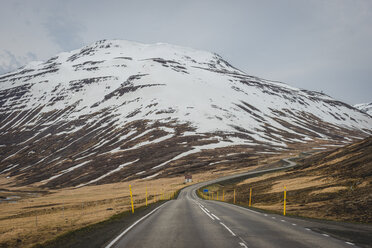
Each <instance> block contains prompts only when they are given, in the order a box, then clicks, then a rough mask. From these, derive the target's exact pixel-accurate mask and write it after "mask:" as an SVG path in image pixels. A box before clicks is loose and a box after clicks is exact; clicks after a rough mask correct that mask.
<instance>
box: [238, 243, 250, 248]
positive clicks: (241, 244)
mask: <svg viewBox="0 0 372 248" xmlns="http://www.w3.org/2000/svg"><path fill="white" fill-rule="evenodd" d="M239 245H240V246H241V247H245V248H248V246H247V245H246V244H244V243H242V242H240V243H239Z"/></svg>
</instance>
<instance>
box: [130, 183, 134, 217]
mask: <svg viewBox="0 0 372 248" xmlns="http://www.w3.org/2000/svg"><path fill="white" fill-rule="evenodd" d="M129 193H130V203H131V205H132V213H134V206H133V195H132V186H131V185H129Z"/></svg>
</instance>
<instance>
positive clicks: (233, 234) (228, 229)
mask: <svg viewBox="0 0 372 248" xmlns="http://www.w3.org/2000/svg"><path fill="white" fill-rule="evenodd" d="M220 224H221V225H223V226H224V227H225V228H226V229H227V231H229V232H230V233H231V235H232V236H236V235H235V233H233V231H231V229H230V228H228V227H227V226H226V225H225V224H223V223H222V222H220Z"/></svg>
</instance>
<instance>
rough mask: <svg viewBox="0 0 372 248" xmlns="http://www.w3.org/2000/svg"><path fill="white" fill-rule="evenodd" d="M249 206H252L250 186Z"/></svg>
mask: <svg viewBox="0 0 372 248" xmlns="http://www.w3.org/2000/svg"><path fill="white" fill-rule="evenodd" d="M249 206H252V188H251V189H250V190H249Z"/></svg>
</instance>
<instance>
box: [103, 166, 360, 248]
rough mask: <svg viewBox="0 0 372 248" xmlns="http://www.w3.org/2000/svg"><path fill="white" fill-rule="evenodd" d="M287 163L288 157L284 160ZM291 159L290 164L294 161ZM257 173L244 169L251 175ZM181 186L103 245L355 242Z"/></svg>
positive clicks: (343, 244) (318, 244)
mask: <svg viewBox="0 0 372 248" xmlns="http://www.w3.org/2000/svg"><path fill="white" fill-rule="evenodd" d="M288 162H289V161H288ZM294 165H295V164H294V163H293V162H291V163H290V165H289V167H290V166H294ZM253 173H259V172H250V173H244V174H245V175H247V174H253ZM237 176H241V175H236V176H228V177H224V178H220V179H217V180H213V181H209V182H205V183H200V184H196V185H192V186H190V187H187V188H185V189H183V190H182V191H181V192H180V194H179V197H178V199H176V200H171V201H168V202H166V203H164V204H163V205H161V206H160V207H159V208H157V209H155V210H154V211H153V212H151V213H150V214H149V215H148V216H145V217H144V218H143V219H141V220H139V221H138V222H137V223H134V224H133V225H132V226H131V227H129V228H128V229H127V230H125V231H124V232H123V233H121V235H119V236H118V237H116V238H115V239H114V240H113V241H112V242H111V243H110V244H108V245H107V246H106V248H109V247H136V248H140V247H162V248H166V247H193V248H196V247H249V248H253V247H265V248H268V247H286V248H290V247H295V248H298V247H312V248H313V247H327V248H332V247H355V245H354V244H352V243H348V242H345V241H341V240H337V239H335V238H332V237H330V236H329V235H327V234H325V233H318V232H314V231H313V230H311V229H310V228H308V225H307V224H306V222H305V223H304V222H298V221H296V220H295V219H293V218H288V217H283V216H280V215H277V214H265V213H261V212H256V211H252V210H250V209H246V208H242V207H239V206H235V205H232V204H228V203H225V202H218V201H208V200H202V199H200V198H198V197H197V196H196V193H195V190H196V189H198V188H199V187H201V186H203V185H206V184H211V183H214V182H217V181H221V180H225V179H228V178H233V177H237Z"/></svg>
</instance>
